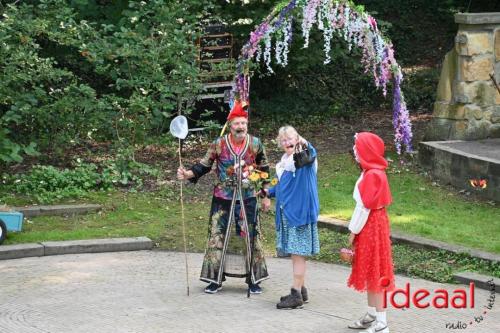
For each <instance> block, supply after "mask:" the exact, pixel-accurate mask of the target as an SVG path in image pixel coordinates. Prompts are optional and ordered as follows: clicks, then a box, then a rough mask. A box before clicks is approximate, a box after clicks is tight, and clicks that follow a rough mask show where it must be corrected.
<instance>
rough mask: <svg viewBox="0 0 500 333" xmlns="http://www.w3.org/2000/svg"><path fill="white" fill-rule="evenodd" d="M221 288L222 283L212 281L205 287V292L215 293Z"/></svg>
mask: <svg viewBox="0 0 500 333" xmlns="http://www.w3.org/2000/svg"><path fill="white" fill-rule="evenodd" d="M221 289H222V284H217V283H213V282H212V283H210V284H209V285H208V286H207V287H206V288H205V292H206V293H207V294H215V293H216V292H218V291H219V290H221Z"/></svg>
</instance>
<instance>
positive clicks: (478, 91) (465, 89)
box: [456, 80, 496, 106]
mask: <svg viewBox="0 0 500 333" xmlns="http://www.w3.org/2000/svg"><path fill="white" fill-rule="evenodd" d="M456 89H457V94H456V102H457V103H458V102H459V100H460V103H463V104H469V103H475V104H477V105H479V106H490V105H494V104H495V93H496V92H495V89H496V88H495V87H494V86H493V82H491V80H489V81H476V82H459V83H458V84H457V86H456Z"/></svg>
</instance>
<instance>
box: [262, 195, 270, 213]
mask: <svg viewBox="0 0 500 333" xmlns="http://www.w3.org/2000/svg"><path fill="white" fill-rule="evenodd" d="M260 203H261V207H262V210H263V211H264V212H267V211H268V210H269V209H270V208H271V199H269V198H263V199H262V200H261V202H260Z"/></svg>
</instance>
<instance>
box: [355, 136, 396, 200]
mask: <svg viewBox="0 0 500 333" xmlns="http://www.w3.org/2000/svg"><path fill="white" fill-rule="evenodd" d="M355 144H356V155H357V158H358V161H359V164H361V167H362V168H363V171H364V174H363V179H362V180H361V182H360V183H359V185H358V190H359V193H360V195H361V200H362V201H363V205H364V206H365V207H366V208H369V209H379V208H382V207H386V206H388V205H389V204H390V203H391V202H392V195H391V190H390V188H389V182H388V181H387V175H386V174H385V171H384V170H385V169H386V168H387V161H386V160H385V158H384V150H385V149H384V141H382V139H381V138H380V137H378V136H377V135H375V134H373V133H368V132H362V133H358V134H357V135H356V139H355Z"/></svg>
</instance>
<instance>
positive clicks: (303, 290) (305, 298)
mask: <svg viewBox="0 0 500 333" xmlns="http://www.w3.org/2000/svg"><path fill="white" fill-rule="evenodd" d="M300 293H301V294H302V301H303V302H304V303H309V295H308V293H307V288H306V287H304V286H302V288H301V290H300ZM288 296H290V295H286V296H281V298H280V302H282V301H283V300H284V299H285V298H286V297H288Z"/></svg>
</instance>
